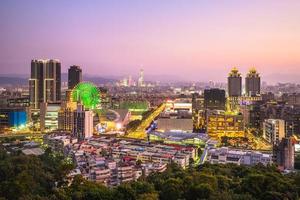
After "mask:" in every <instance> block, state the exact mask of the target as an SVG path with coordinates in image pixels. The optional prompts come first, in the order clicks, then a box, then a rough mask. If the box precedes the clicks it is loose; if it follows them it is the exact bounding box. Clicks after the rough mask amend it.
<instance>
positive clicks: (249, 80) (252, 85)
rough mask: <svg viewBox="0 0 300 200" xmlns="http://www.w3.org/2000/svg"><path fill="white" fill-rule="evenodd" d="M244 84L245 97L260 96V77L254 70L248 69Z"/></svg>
mask: <svg viewBox="0 0 300 200" xmlns="http://www.w3.org/2000/svg"><path fill="white" fill-rule="evenodd" d="M245 82H246V95H247V96H250V97H253V96H257V95H259V94H260V76H259V74H258V73H257V71H256V69H255V68H252V69H250V71H249V73H248V74H247V77H246V79H245Z"/></svg>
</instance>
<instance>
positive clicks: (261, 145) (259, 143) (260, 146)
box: [246, 129, 272, 150]
mask: <svg viewBox="0 0 300 200" xmlns="http://www.w3.org/2000/svg"><path fill="white" fill-rule="evenodd" d="M246 137H247V138H249V139H250V140H253V141H254V142H255V144H256V149H257V150H271V149H272V146H271V145H270V144H268V143H267V142H265V141H264V140H263V139H262V138H260V137H256V136H254V135H253V134H252V133H251V131H250V130H248V129H247V130H246Z"/></svg>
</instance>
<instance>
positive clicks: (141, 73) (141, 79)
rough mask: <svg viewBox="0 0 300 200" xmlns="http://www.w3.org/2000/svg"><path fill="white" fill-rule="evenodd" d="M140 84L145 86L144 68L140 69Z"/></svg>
mask: <svg viewBox="0 0 300 200" xmlns="http://www.w3.org/2000/svg"><path fill="white" fill-rule="evenodd" d="M138 86H139V87H143V86H145V82H144V70H143V69H141V70H140V75H139V79H138Z"/></svg>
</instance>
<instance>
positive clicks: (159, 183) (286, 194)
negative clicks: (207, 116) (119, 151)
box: [0, 150, 300, 200]
mask: <svg viewBox="0 0 300 200" xmlns="http://www.w3.org/2000/svg"><path fill="white" fill-rule="evenodd" d="M72 167H73V166H72V164H71V163H69V162H67V161H66V160H65V158H64V157H63V156H61V155H57V154H54V153H53V152H51V151H50V150H47V151H46V153H45V154H44V155H43V156H41V157H35V156H25V155H22V154H18V153H17V154H14V155H8V154H6V153H5V152H4V151H2V150H0V199H14V200H15V199H37V200H38V199H49V200H56V199H57V200H58V199H59V200H85V199H88V200H94V199H95V200H96V199H103V200H113V199H118V200H130V199H132V200H142V199H143V200H156V199H162V200H164V199H166V200H171V199H187V200H196V199H217V200H218V199H220V200H221V199H222V200H223V199H229V200H235V199H236V200H238V199H249V200H250V199H264V200H269V199H270V200H277V199H278V200H280V199H298V197H299V194H300V174H289V175H282V174H281V173H279V172H278V171H277V169H276V168H275V167H274V166H268V167H265V166H262V165H257V166H254V167H246V166H236V165H210V164H204V165H202V166H201V167H199V168H197V169H193V168H190V169H188V170H182V169H181V168H179V167H178V166H177V165H175V164H171V165H170V166H169V167H168V169H167V170H166V171H165V172H164V173H154V174H151V175H150V176H149V177H143V178H141V179H140V180H139V181H136V182H132V183H129V184H123V185H120V186H118V187H115V188H108V187H105V186H103V185H101V184H97V183H93V182H90V181H87V180H84V179H83V178H82V177H80V176H78V177H75V179H74V181H73V183H72V184H71V185H70V186H68V185H67V184H66V183H65V182H64V177H65V176H66V174H67V173H68V172H69V170H71V169H72Z"/></svg>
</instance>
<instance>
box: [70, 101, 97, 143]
mask: <svg viewBox="0 0 300 200" xmlns="http://www.w3.org/2000/svg"><path fill="white" fill-rule="evenodd" d="M73 125H74V127H73V135H74V136H75V137H77V139H78V140H79V141H81V140H84V139H86V138H90V137H92V136H93V111H89V110H84V107H83V105H78V106H77V110H76V111H75V112H74V123H73Z"/></svg>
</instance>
